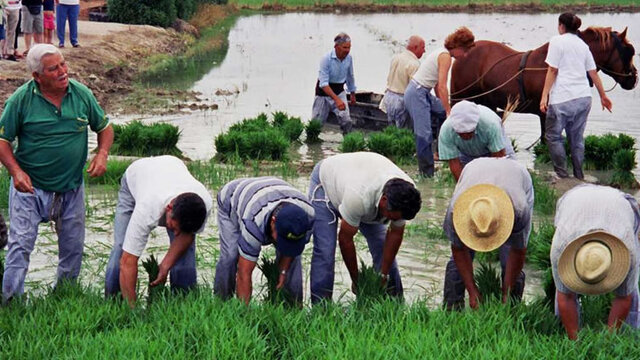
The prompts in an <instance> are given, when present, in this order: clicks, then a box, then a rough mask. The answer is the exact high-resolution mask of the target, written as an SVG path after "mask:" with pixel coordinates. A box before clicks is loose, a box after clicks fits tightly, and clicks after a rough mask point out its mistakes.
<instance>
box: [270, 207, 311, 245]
mask: <svg viewBox="0 0 640 360" xmlns="http://www.w3.org/2000/svg"><path fill="white" fill-rule="evenodd" d="M311 227H312V223H311V221H309V216H308V215H307V213H306V212H305V211H304V210H303V209H302V208H301V207H299V206H296V205H293V204H290V203H285V204H284V205H282V208H280V211H278V213H277V215H276V232H277V233H278V239H277V240H276V244H275V245H276V249H277V250H278V251H279V252H280V253H281V254H282V255H284V256H290V257H296V256H298V255H300V254H302V251H303V250H304V246H305V245H306V243H307V240H308V237H307V232H308V231H309V230H311Z"/></svg>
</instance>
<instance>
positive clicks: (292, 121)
mask: <svg viewBox="0 0 640 360" xmlns="http://www.w3.org/2000/svg"><path fill="white" fill-rule="evenodd" d="M273 127H275V128H276V129H279V130H280V131H281V132H282V134H283V135H284V136H285V137H286V138H287V139H289V141H291V142H294V141H298V139H300V135H302V132H303V131H304V124H303V123H302V120H300V118H299V117H289V116H288V115H287V114H286V113H284V112H281V111H277V112H275V113H274V114H273Z"/></svg>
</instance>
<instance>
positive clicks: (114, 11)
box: [107, 0, 226, 27]
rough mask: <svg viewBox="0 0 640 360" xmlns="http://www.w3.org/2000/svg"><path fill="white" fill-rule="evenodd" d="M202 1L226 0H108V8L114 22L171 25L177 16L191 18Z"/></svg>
mask: <svg viewBox="0 0 640 360" xmlns="http://www.w3.org/2000/svg"><path fill="white" fill-rule="evenodd" d="M201 3H211V4H225V3H226V0H108V1H107V10H108V12H109V19H110V20H111V21H114V22H120V23H124V24H141V25H156V26H162V27H169V26H171V24H173V22H174V21H175V20H176V19H177V18H181V19H188V18H190V17H191V15H193V14H194V12H195V11H196V8H197V6H198V4H201Z"/></svg>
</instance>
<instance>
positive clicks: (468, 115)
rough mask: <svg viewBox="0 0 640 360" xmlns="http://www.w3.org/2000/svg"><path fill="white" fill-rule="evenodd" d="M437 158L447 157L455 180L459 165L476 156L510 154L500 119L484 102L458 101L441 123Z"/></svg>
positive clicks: (510, 148) (460, 168) (509, 155)
mask: <svg viewBox="0 0 640 360" xmlns="http://www.w3.org/2000/svg"><path fill="white" fill-rule="evenodd" d="M438 152H439V153H440V160H448V161H449V168H450V169H451V173H452V174H453V176H454V177H455V179H456V181H458V179H459V178H460V173H461V172H462V168H463V167H464V166H465V165H466V164H467V163H469V162H470V161H471V160H473V159H477V158H479V157H504V156H506V157H510V158H511V157H514V156H515V153H514V151H513V147H512V146H511V141H510V140H509V138H507V134H506V133H505V131H504V127H503V126H502V119H500V117H499V116H498V115H497V114H496V113H494V112H493V111H491V109H489V108H488V107H486V106H483V105H477V104H475V103H472V102H470V101H466V100H464V101H461V102H459V103H457V104H455V105H454V106H453V107H452V108H451V114H450V115H449V117H448V118H447V121H445V122H444V124H442V128H441V129H440V138H439V142H438Z"/></svg>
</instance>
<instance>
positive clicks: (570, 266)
mask: <svg viewBox="0 0 640 360" xmlns="http://www.w3.org/2000/svg"><path fill="white" fill-rule="evenodd" d="M555 226H556V232H555V234H554V235H553V240H552V242H551V270H552V272H553V281H554V282H555V284H556V314H557V315H559V316H560V320H561V321H562V324H563V325H564V328H565V330H566V331H567V335H568V336H569V339H572V340H576V339H577V338H578V327H579V324H580V303H579V302H578V297H579V296H580V295H598V294H607V293H611V292H613V293H614V294H615V297H614V298H613V300H612V303H611V311H610V312H609V320H608V325H609V329H610V330H612V331H613V330H615V329H618V328H619V327H620V326H621V325H622V323H623V322H626V323H627V324H628V325H629V326H631V327H633V328H636V329H637V328H638V327H640V318H639V316H638V315H639V311H640V309H639V302H638V272H639V266H640V262H639V256H640V245H639V243H638V231H639V230H640V210H639V209H638V202H637V201H636V199H635V198H634V197H633V196H631V195H629V194H625V193H623V192H621V191H619V190H616V189H613V188H610V187H607V186H598V185H591V184H584V185H580V186H576V187H574V188H573V189H571V190H569V191H567V192H566V193H565V194H564V195H563V196H562V197H561V198H560V200H558V204H557V206H556V218H555Z"/></svg>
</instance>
